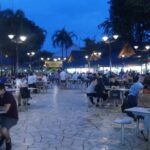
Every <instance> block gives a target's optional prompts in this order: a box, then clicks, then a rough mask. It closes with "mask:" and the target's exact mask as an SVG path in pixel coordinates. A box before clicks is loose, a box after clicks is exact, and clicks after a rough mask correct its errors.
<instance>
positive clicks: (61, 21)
mask: <svg viewBox="0 0 150 150" xmlns="http://www.w3.org/2000/svg"><path fill="white" fill-rule="evenodd" d="M107 1H108V0H0V5H1V9H6V8H11V9H13V10H17V9H21V10H23V11H24V13H25V16H26V17H27V18H29V19H30V20H33V21H34V22H35V23H36V24H37V25H39V26H40V27H42V28H44V29H45V30H46V31H47V32H48V34H47V38H46V41H45V43H44V45H43V48H42V49H45V50H50V51H52V52H55V53H56V54H57V55H60V50H59V48H53V46H52V42H51V36H52V35H53V34H54V33H55V31H57V30H58V29H62V28H63V27H65V28H66V30H67V31H72V32H74V33H75V34H76V35H77V36H78V40H76V41H75V44H76V45H78V46H81V45H82V44H83V42H82V40H83V39H84V38H86V37H90V38H95V39H96V40H101V36H102V35H101V34H102V31H101V30H99V29H98V28H97V26H98V24H99V23H101V22H103V21H104V20H105V19H106V18H107V17H108V13H109V12H108V4H107Z"/></svg>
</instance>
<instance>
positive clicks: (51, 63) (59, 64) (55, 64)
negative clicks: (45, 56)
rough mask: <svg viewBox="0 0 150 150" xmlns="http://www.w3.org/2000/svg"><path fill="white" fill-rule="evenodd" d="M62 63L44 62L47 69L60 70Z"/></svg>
mask: <svg viewBox="0 0 150 150" xmlns="http://www.w3.org/2000/svg"><path fill="white" fill-rule="evenodd" d="M62 64H63V63H62V61H45V66H46V67H48V68H61V67H62Z"/></svg>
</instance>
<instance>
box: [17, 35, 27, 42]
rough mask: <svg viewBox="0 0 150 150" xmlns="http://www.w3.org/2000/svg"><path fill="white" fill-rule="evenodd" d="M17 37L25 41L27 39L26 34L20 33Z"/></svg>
mask: <svg viewBox="0 0 150 150" xmlns="http://www.w3.org/2000/svg"><path fill="white" fill-rule="evenodd" d="M19 39H20V40H21V41H23V42H24V41H26V39H27V37H26V36H24V35H21V36H20V37H19Z"/></svg>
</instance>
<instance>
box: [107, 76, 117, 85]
mask: <svg viewBox="0 0 150 150" xmlns="http://www.w3.org/2000/svg"><path fill="white" fill-rule="evenodd" d="M109 85H110V86H119V82H118V81H117V79H116V77H115V76H111V77H110V79H109Z"/></svg>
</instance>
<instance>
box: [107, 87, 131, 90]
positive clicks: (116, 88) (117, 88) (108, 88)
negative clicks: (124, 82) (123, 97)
mask: <svg viewBox="0 0 150 150" xmlns="http://www.w3.org/2000/svg"><path fill="white" fill-rule="evenodd" d="M105 89H106V90H110V91H129V89H127V88H120V87H115V88H112V87H105Z"/></svg>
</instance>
